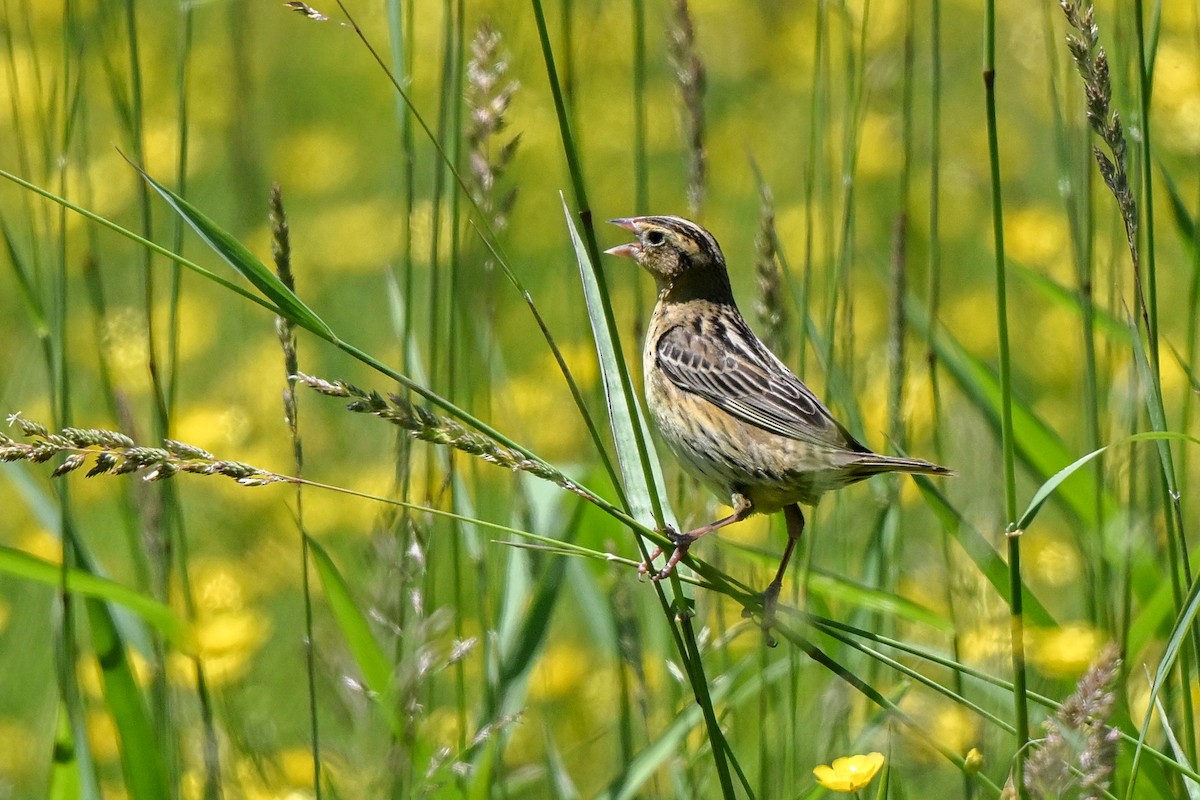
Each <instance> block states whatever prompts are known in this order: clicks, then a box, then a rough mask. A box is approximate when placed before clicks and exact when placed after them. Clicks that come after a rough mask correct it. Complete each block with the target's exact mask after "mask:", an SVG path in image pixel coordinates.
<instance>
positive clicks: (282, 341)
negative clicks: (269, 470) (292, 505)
mask: <svg viewBox="0 0 1200 800" xmlns="http://www.w3.org/2000/svg"><path fill="white" fill-rule="evenodd" d="M270 222H271V257H272V258H273V259H274V260H275V274H276V275H278V276H279V280H280V281H282V282H283V285H284V286H286V287H287V288H288V289H289V290H290V291H292V292H293V293H295V291H296V277H295V275H293V274H292V247H291V243H290V240H289V237H288V222H287V215H286V214H284V213H283V192H282V190H281V189H280V188H279V184H278V183H274V184H272V185H271V214H270ZM275 333H276V334H277V335H278V336H279V345H280V347H281V348H282V349H283V368H284V369H285V370H286V373H285V374H286V376H287V377H288V388H287V389H286V390H284V394H283V413H284V419H285V420H286V422H287V426H288V430H289V431H291V434H292V442H293V449H294V450H295V456H296V466H297V467H299V466H300V464H301V462H302V456H301V451H300V438H299V436H298V432H297V421H296V394H295V391H294V387H295V383H294V381H292V380H291V376H293V375H295V374H296V373H297V372H299V371H300V363H299V360H298V357H297V355H296V326H295V325H293V324H292V323H291V321H290V320H288V319H287V318H285V317H278V316H277V317H275Z"/></svg>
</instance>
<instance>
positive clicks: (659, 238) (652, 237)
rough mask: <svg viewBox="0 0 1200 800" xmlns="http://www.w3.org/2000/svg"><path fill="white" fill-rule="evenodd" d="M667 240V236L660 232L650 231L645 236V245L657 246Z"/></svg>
mask: <svg viewBox="0 0 1200 800" xmlns="http://www.w3.org/2000/svg"><path fill="white" fill-rule="evenodd" d="M666 240H667V235H666V234H665V233H663V232H662V231H650V232H649V233H647V234H646V244H649V245H654V246H658V245H660V244H662V243H663V242H665V241H666Z"/></svg>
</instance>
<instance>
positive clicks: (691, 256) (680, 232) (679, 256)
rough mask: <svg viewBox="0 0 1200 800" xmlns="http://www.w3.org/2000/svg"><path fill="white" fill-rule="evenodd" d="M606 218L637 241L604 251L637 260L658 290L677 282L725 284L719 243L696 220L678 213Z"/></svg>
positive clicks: (669, 287) (666, 288)
mask: <svg viewBox="0 0 1200 800" xmlns="http://www.w3.org/2000/svg"><path fill="white" fill-rule="evenodd" d="M609 222H610V223H611V224H613V225H616V226H618V227H621V228H624V229H625V230H627V231H629V232H630V233H632V234H634V235H635V236H637V241H636V242H631V243H629V244H622V245H618V246H616V247H612V248H609V249H608V250H605V251H604V252H606V253H608V254H609V255H614V256H626V257H628V258H632V259H634V260H635V261H637V262H638V263H639V264H641V265H642V267H643V268H644V269H645V270H646V271H647V272H649V273H650V274H651V275H653V276H654V279H655V281H656V282H657V283H658V286H659V289H660V291H662V290H670V289H671V288H672V287H673V286H675V285H677V284H679V283H681V282H683V283H693V282H703V283H708V284H712V283H714V282H715V283H716V284H719V285H720V286H724V287H728V285H729V279H728V277H727V276H726V274H725V257H724V256H722V255H721V246H720V245H718V244H717V240H716V239H714V238H713V236H712V234H711V233H709V232H708V231H706V230H704V228H701V227H700V226H699V225H697V224H696V223H694V222H690V221H688V220H686V219H683V218H682V217H625V218H623V219H611V220H609ZM714 288H717V287H714Z"/></svg>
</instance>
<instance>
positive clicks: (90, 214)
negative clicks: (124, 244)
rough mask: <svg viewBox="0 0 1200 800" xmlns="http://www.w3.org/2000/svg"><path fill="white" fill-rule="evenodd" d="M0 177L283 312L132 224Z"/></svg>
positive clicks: (10, 177)
mask: <svg viewBox="0 0 1200 800" xmlns="http://www.w3.org/2000/svg"><path fill="white" fill-rule="evenodd" d="M0 178H4V179H5V180H8V181H12V182H13V183H15V184H17V185H18V186H20V187H21V188H23V189H28V190H29V191H31V192H33V193H34V194H36V195H39V196H40V197H44V198H45V199H47V200H49V201H51V202H53V203H57V204H58V205H60V206H62V207H63V208H65V209H67V210H68V211H73V212H75V213H76V214H78V215H79V216H81V217H83V218H84V219H86V220H88V221H90V222H94V223H96V224H97V225H100V226H102V227H105V228H108V229H109V230H110V231H112V232H113V233H116V234H119V235H121V236H124V237H125V238H126V239H129V240H130V241H131V242H136V243H137V244H138V246H140V247H144V248H146V249H147V250H149V251H151V252H153V253H157V254H158V255H160V256H162V257H163V258H167V259H170V260H171V261H174V262H175V263H176V264H178V265H180V266H181V267H187V268H188V269H190V270H191V271H192V272H195V273H196V274H197V275H202V276H204V277H205V278H208V279H209V280H210V281H212V282H213V283H216V284H217V285H219V286H221V287H222V288H224V289H228V290H229V291H231V292H234V293H236V294H239V295H241V296H242V297H244V298H246V299H247V300H250V301H252V302H254V303H257V304H258V305H260V306H262V307H263V308H265V309H267V310H268V311H270V312H272V313H274V314H279V313H281V312H280V310H279V309H278V308H275V307H274V306H272V305H271V304H270V303H268V302H267V301H266V300H264V299H262V298H261V297H259V296H258V295H256V294H255V293H254V292H251V291H250V290H248V289H245V288H243V287H241V286H238V285H237V284H236V283H233V282H232V281H228V280H226V279H225V278H222V277H221V276H220V275H217V274H216V273H214V272H211V271H209V270H207V269H205V268H204V267H202V266H200V265H199V264H197V263H196V262H194V261H189V260H188V259H186V258H184V257H183V256H181V255H179V254H178V253H173V252H171V251H170V250H168V249H167V248H165V247H163V246H162V245H160V244H156V243H155V242H152V241H150V240H149V239H146V238H144V237H142V236H139V235H138V234H136V233H134V232H133V231H131V230H129V229H128V228H122V227H121V226H120V225H118V224H116V223H115V222H113V221H111V220H109V219H105V218H104V217H102V216H100V215H99V214H97V213H95V212H94V211H88V210H87V209H86V208H84V207H83V206H81V205H77V204H76V203H72V202H71V201H70V200H67V199H66V198H64V197H59V196H58V195H56V194H55V193H54V192H51V191H48V190H46V189H43V188H42V187H40V186H38V185H37V184H35V183H30V182H29V181H27V180H25V179H24V178H20V177H18V176H16V175H14V174H12V173H11V172H9V171H8V170H4V169H0Z"/></svg>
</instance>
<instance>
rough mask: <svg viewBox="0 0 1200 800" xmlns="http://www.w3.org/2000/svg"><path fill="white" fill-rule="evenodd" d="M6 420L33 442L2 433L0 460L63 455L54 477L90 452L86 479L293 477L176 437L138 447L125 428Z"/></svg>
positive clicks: (258, 481)
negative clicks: (55, 426) (55, 428)
mask: <svg viewBox="0 0 1200 800" xmlns="http://www.w3.org/2000/svg"><path fill="white" fill-rule="evenodd" d="M8 424H9V425H16V426H17V427H18V428H20V429H21V433H22V434H23V435H24V436H26V437H28V438H30V439H33V440H34V441H32V442H18V441H16V440H15V439H13V438H12V437H10V436H7V435H5V434H3V433H0V462H4V461H28V462H30V463H33V464H42V463H45V462H47V461H49V460H50V459H52V458H54V457H55V456H58V455H63V456H65V458H64V459H63V462H62V463H61V464H59V465H58V466H57V467H55V469H54V472H52V473H51V475H52V476H53V477H55V478H58V477H61V476H63V475H66V474H68V473H71V472H74V471H75V470H77V469H79V468H80V467H82V466H83V465H84V464H85V463H87V459H88V456H92V455H94V456H95V464H94V465H93V466H92V468H91V469H90V470H88V471H87V475H86V477H88V478H92V477H95V476H97V475H127V474H130V473H135V472H138V473H141V474H142V478H143V479H144V480H147V481H158V480H163V479H164V478H170V477H173V476H175V475H177V474H178V473H180V472H190V473H192V474H194V475H224V476H225V477H227V478H232V479H234V480H235V481H237V482H238V483H240V484H242V485H243V486H266V485H267V484H269V483H291V482H293V481H294V479H293V478H289V477H287V476H286V475H280V474H278V473H275V472H269V471H267V470H264V469H259V468H257V467H252V466H250V465H249V464H243V463H241V462H239V461H226V460H223V459H219V458H217V457H216V456H214V455H213V454H212V453H209V452H208V451H206V450H202V449H200V448H199V447H196V446H194V445H190V444H186V443H184V442H177V441H175V440H174V439H164V440H163V446H162V447H141V446H139V445H138V444H137V443H136V442H134V441H133V439H130V438H129V437H128V436H126V435H125V434H123V433H117V432H116V431H107V430H100V429H97V428H63V429H62V430H61V431H58V432H57V433H51V432H50V431H49V429H47V428H46V426H45V425H42V424H41V423H39V422H34V421H33V420H28V419H25V418H24V417H22V416H21V415H20V414H12V415H10V416H9V417H8Z"/></svg>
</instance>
